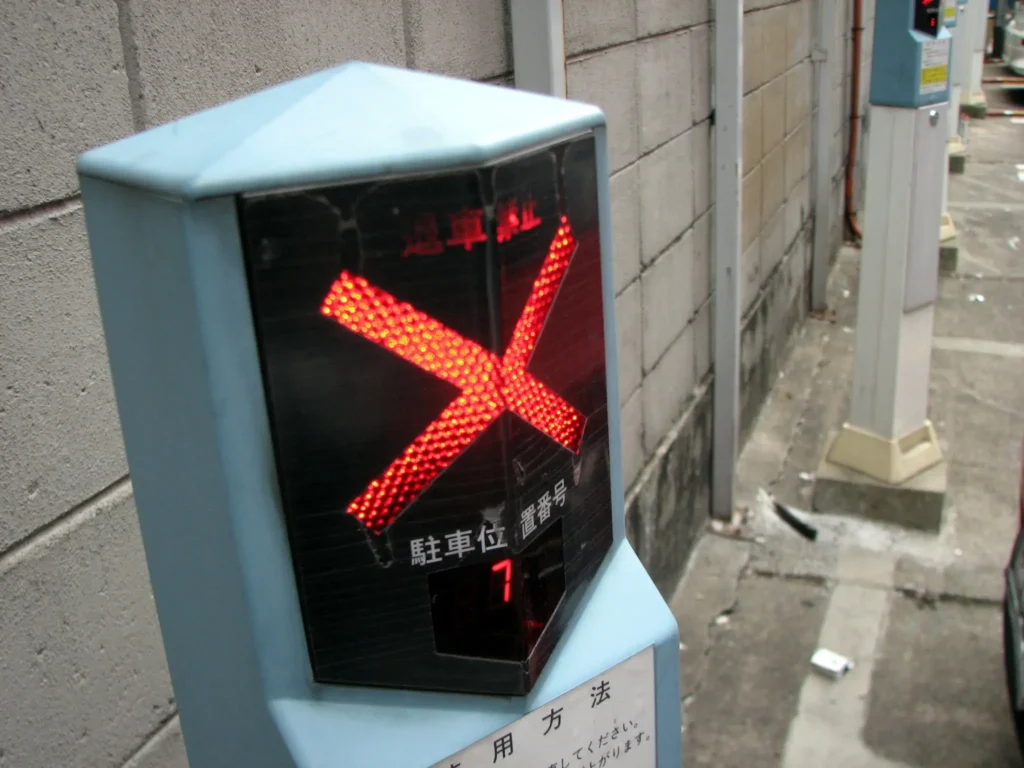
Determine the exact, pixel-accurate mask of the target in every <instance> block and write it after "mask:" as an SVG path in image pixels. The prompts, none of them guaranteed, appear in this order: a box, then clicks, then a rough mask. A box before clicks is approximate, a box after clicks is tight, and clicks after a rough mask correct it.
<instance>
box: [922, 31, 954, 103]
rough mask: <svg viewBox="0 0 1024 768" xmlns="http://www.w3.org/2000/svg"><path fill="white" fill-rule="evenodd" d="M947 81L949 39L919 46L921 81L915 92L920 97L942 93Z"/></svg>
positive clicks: (931, 41) (932, 41)
mask: <svg viewBox="0 0 1024 768" xmlns="http://www.w3.org/2000/svg"><path fill="white" fill-rule="evenodd" d="M948 80H949V38H948V37H947V38H944V39H942V40H930V41H928V42H926V43H922V45H921V81H920V83H919V85H918V88H917V92H918V93H919V94H921V95H922V96H924V95H926V94H931V93H942V92H943V91H945V90H946V83H947V81H948Z"/></svg>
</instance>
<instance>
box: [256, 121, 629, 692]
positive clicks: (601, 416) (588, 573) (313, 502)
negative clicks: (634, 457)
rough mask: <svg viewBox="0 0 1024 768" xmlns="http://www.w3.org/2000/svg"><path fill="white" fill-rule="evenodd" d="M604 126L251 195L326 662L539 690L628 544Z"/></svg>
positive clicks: (282, 471)
mask: <svg viewBox="0 0 1024 768" xmlns="http://www.w3.org/2000/svg"><path fill="white" fill-rule="evenodd" d="M598 210H599V207H598V203H597V162H596V149H595V142H594V139H593V137H591V136H585V137H582V138H577V139H574V140H572V141H567V142H566V143H564V144H561V145H557V146H554V147H551V148H546V149H543V150H539V151H537V152H534V153H532V154H528V155H521V156H518V157H516V158H515V159H513V160H508V161H502V162H497V163H494V164H491V165H486V166H483V167H481V168H478V169H472V170H469V171H463V172H459V173H443V174H438V175H434V176H430V175H425V176H422V177H417V178H411V179H399V180H387V181H381V182H374V181H372V180H371V181H369V182H365V181H360V182H358V183H351V184H338V185H336V186H333V187H327V188H322V189H314V190H303V191H299V192H287V193H281V194H270V195H262V196H258V197H256V196H254V197H249V198H244V199H242V200H240V201H239V216H240V220H241V222H242V228H243V233H244V244H245V254H246V261H247V270H248V276H249V288H250V298H251V303H252V313H253V320H254V326H255V330H256V337H257V342H258V346H259V354H260V362H261V366H262V373H263V384H264V393H265V396H266V404H267V411H268V417H269V423H270V428H271V436H272V442H273V460H274V464H275V469H276V479H277V484H278V491H279V497H280V500H281V505H282V510H283V515H284V519H285V522H286V525H287V530H288V538H289V545H290V548H291V554H292V561H293V565H294V570H295V579H296V586H297V589H298V595H299V601H300V605H301V608H302V618H303V622H304V625H305V631H306V638H307V643H308V647H309V654H310V662H311V667H312V669H313V674H314V676H315V678H316V679H317V680H318V681H320V682H324V683H345V684H366V685H380V686H397V687H410V688H424V689H434V690H456V691H468V692H478V693H497V694H504V695H507V694H521V693H525V692H526V691H528V690H529V689H530V687H531V686H532V684H533V681H534V680H536V678H537V675H539V674H540V671H541V670H542V669H543V666H544V663H545V661H546V660H547V658H548V656H549V655H550V653H551V651H552V649H553V648H554V646H555V644H556V643H557V641H558V638H559V636H560V634H561V632H562V630H563V629H564V627H565V626H566V624H567V622H568V621H569V618H570V617H571V614H572V611H573V610H574V607H575V605H576V604H577V601H578V598H579V596H580V595H581V594H582V590H583V589H584V588H585V586H586V584H587V583H588V581H589V579H590V578H592V576H593V574H594V572H595V571H596V569H597V568H598V566H599V565H600V563H601V561H602V560H603V558H604V555H605V554H606V553H607V551H608V549H609V547H610V544H611V537H612V532H611V486H610V464H609V462H610V447H609V442H608V396H607V382H606V375H605V338H604V294H603V288H602V267H601V248H600V228H599V221H598Z"/></svg>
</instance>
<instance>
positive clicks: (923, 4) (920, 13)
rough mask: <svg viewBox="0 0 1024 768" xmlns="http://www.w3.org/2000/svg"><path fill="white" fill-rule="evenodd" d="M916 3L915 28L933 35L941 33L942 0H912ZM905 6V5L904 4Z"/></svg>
mask: <svg viewBox="0 0 1024 768" xmlns="http://www.w3.org/2000/svg"><path fill="white" fill-rule="evenodd" d="M911 2H913V3H914V29H916V30H917V31H918V32H921V33H923V34H926V35H930V36H932V37H937V36H938V34H939V28H940V23H939V13H940V11H941V7H942V0H911ZM904 7H905V6H904Z"/></svg>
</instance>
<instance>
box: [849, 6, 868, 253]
mask: <svg viewBox="0 0 1024 768" xmlns="http://www.w3.org/2000/svg"><path fill="white" fill-rule="evenodd" d="M861 3H862V0H853V57H852V58H853V71H852V73H851V77H850V143H849V146H847V148H846V190H845V197H846V226H847V227H849V230H850V234H852V235H853V237H854V239H855V240H860V239H861V238H862V237H864V233H863V232H862V231H861V228H860V222H859V221H857V211H856V210H855V209H854V202H853V174H854V170H855V169H856V167H857V138H858V129H859V127H860V46H861V34H862V33H863V32H864V9H863V7H862V6H861Z"/></svg>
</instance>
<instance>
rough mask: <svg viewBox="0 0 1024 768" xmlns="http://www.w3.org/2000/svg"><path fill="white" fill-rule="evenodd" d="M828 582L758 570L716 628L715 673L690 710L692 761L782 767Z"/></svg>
mask: <svg viewBox="0 0 1024 768" xmlns="http://www.w3.org/2000/svg"><path fill="white" fill-rule="evenodd" d="M826 603H827V593H826V590H825V588H824V587H821V586H818V585H814V584H808V583H795V582H791V583H788V584H786V585H785V586H784V588H783V587H780V582H778V581H777V580H773V579H761V578H757V577H751V578H748V579H744V580H743V582H742V583H741V585H740V590H739V599H738V602H737V605H736V609H735V612H734V613H733V614H732V615H731V617H730V621H729V623H728V624H725V625H724V626H719V627H715V629H714V634H715V641H714V643H713V645H712V647H711V650H710V653H709V664H708V672H707V676H706V678H705V680H704V682H703V684H702V685H701V687H700V689H699V690H698V691H697V692H696V694H695V695H694V697H693V699H692V700H690V701H689V702H688V704H687V706H686V707H685V709H684V722H685V729H686V730H685V732H684V734H683V743H684V746H683V755H684V758H683V759H684V761H685V765H686V766H687V768H711V767H712V766H713V768H755V767H758V766H776V765H778V764H779V759H780V757H781V754H782V749H783V745H784V743H785V740H786V733H787V731H788V729H789V722H790V720H791V719H792V717H793V715H794V714H795V712H796V707H797V700H798V697H799V693H800V688H801V686H802V684H803V681H804V677H805V676H806V674H807V668H808V665H809V659H810V657H811V654H812V653H813V652H814V648H815V644H816V642H817V638H818V632H819V627H820V626H821V621H822V618H823V616H824V612H825V605H826Z"/></svg>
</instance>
